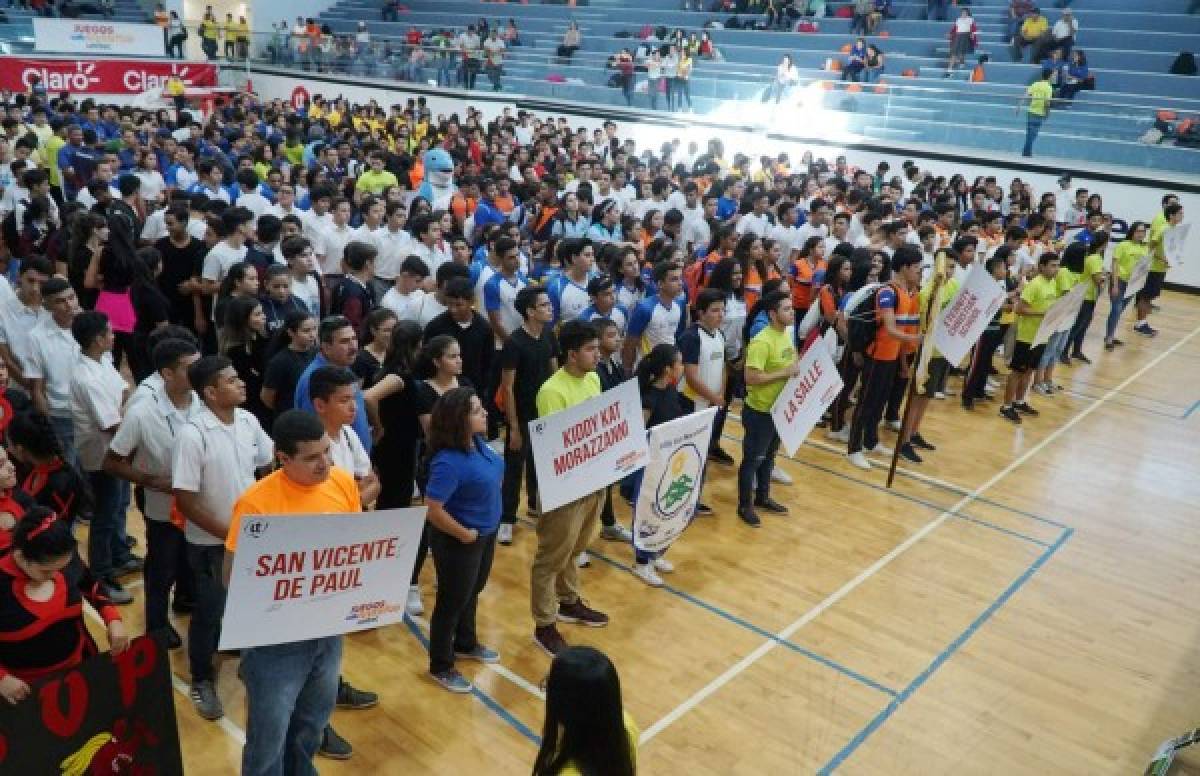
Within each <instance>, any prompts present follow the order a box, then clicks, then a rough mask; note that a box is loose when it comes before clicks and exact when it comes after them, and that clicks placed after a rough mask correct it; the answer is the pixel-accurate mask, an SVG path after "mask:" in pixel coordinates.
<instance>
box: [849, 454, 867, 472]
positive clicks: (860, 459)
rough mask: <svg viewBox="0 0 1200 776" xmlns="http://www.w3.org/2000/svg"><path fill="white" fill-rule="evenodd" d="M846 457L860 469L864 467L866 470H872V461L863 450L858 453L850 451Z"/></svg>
mask: <svg viewBox="0 0 1200 776" xmlns="http://www.w3.org/2000/svg"><path fill="white" fill-rule="evenodd" d="M846 458H847V460H849V461H850V463H852V464H854V465H855V466H857V467H858V468H860V469H863V470H864V471H870V470H871V462H870V461H868V460H867V456H866V455H864V454H863V453H862V451H861V450H860V451H859V452H857V453H850V454H849V455H847V456H846Z"/></svg>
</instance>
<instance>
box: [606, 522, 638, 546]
mask: <svg viewBox="0 0 1200 776" xmlns="http://www.w3.org/2000/svg"><path fill="white" fill-rule="evenodd" d="M600 538H601V539H606V540H608V541H610V542H631V541H633V534H632V533H631V532H630V530H629V529H628V528H626V527H625V526H623V525H621V524H620V523H613V524H612V525H606V526H604V527H603V528H601V529H600Z"/></svg>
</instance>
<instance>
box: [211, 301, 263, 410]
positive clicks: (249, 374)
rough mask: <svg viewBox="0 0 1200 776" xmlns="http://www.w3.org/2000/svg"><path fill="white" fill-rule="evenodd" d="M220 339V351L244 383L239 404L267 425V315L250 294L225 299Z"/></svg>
mask: <svg viewBox="0 0 1200 776" xmlns="http://www.w3.org/2000/svg"><path fill="white" fill-rule="evenodd" d="M220 340H221V342H222V344H223V347H224V355H225V356H226V357H227V358H228V359H229V360H230V361H232V362H233V368H234V370H235V371H236V372H237V373H238V377H240V378H242V382H244V383H245V384H246V401H245V403H244V404H243V405H242V406H243V407H244V408H245V409H247V410H249V411H250V412H251V413H253V415H254V417H256V418H258V422H259V423H260V424H262V426H263V428H269V427H270V423H271V410H270V409H269V408H268V407H267V405H265V404H263V400H262V387H263V376H264V374H265V373H266V371H267V345H268V339H267V315H266V313H264V312H263V309H262V304H260V303H259V301H258V300H257V299H255V298H254V297H250V296H238V297H234V298H232V299H230V300H229V304H228V306H227V307H226V309H225V323H224V325H223V326H221V335H220Z"/></svg>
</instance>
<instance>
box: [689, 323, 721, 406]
mask: <svg viewBox="0 0 1200 776" xmlns="http://www.w3.org/2000/svg"><path fill="white" fill-rule="evenodd" d="M696 331H697V333H698V334H699V335H700V353H699V356H698V357H697V359H696V368H697V370H698V371H697V377H698V378H699V379H698V382H699V383H700V384H701V385H703V386H704V387H705V388H707V389H708V390H709V391H711V392H713V393H718V394H719V393H721V391H722V390H724V385H725V335H724V334H722V333H721V330H720V329H717V330H716V331H714V332H713V333H712V334H709V333H708V332H706V331H705V330H704V327H703V326H697V327H696ZM688 336H690V335H688ZM685 363H686V362H685ZM679 391H680V393H684V394H685V395H686V396H688V398H690V399H691V400H692V401H693V402H694V403H695V405H696V409H698V410H702V409H706V408H708V407H709V406H710V405H709V402H708V400H707V399H705V398H704V397H703V396H701V395H700V394H699V393H696V392H694V391H688V386H687V379H686V378H685V379H683V380H682V381H680V384H679Z"/></svg>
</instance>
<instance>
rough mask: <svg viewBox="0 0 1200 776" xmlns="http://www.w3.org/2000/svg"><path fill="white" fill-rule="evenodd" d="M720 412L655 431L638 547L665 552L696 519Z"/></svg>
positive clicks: (636, 524) (637, 520) (636, 532)
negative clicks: (704, 475)
mask: <svg viewBox="0 0 1200 776" xmlns="http://www.w3.org/2000/svg"><path fill="white" fill-rule="evenodd" d="M716 416H717V408H716V407H709V408H708V409H706V410H702V411H700V412H695V413H692V414H691V415H684V416H683V417H682V418H676V419H675V420H672V421H671V422H669V423H663V424H661V425H658V426H655V427H654V428H652V429H650V460H649V461H648V462H647V463H646V471H645V472H644V473H643V476H642V487H641V490H639V491H638V496H637V505H636V506H635V508H634V510H633V544H634V546H635V547H637V548H638V549H639V550H643V551H646V552H662V551H663V550H665V549H667V548H668V547H670V546H671V544H672V543H673V542H674V541H675V540H676V539H678V538H679V536H680V534H682V533H683V530H684V529H685V528H687V527H688V524H689V523H691V521H692V516H693V515H694V514H695V512H696V502H698V501H699V500H700V487H701V486H702V485H703V479H702V477H701V475H702V474H703V473H704V462H705V461H706V460H707V459H708V441H709V439H710V438H711V437H712V429H713V419H714V418H715V417H716Z"/></svg>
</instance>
